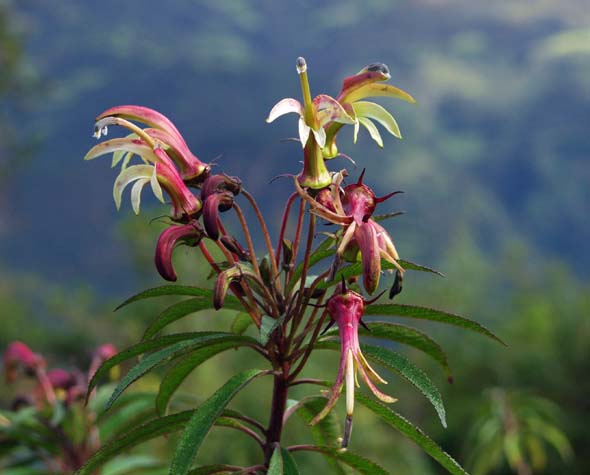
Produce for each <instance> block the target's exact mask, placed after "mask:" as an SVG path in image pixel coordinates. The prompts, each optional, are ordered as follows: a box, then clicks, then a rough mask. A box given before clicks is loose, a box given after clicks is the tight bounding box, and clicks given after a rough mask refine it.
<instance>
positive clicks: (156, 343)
mask: <svg viewBox="0 0 590 475" xmlns="http://www.w3.org/2000/svg"><path fill="white" fill-rule="evenodd" d="M214 334H217V332H188V333H175V334H174V335H164V336H162V337H159V338H155V339H153V340H148V341H142V342H141V343H137V344H135V345H133V346H130V347H129V348H127V349H125V350H123V351H121V352H119V353H117V354H116V355H115V356H113V357H112V358H109V359H108V360H106V361H105V362H104V363H103V364H102V365H100V367H99V368H98V370H97V371H96V373H94V376H93V377H92V379H91V380H90V383H88V393H87V394H90V392H91V391H92V389H94V387H95V386H96V384H97V382H98V380H99V379H100V378H102V377H103V376H105V375H107V374H108V372H109V371H110V370H111V369H112V368H114V367H115V366H117V365H118V364H120V363H122V362H123V361H127V360H128V359H130V358H133V357H135V356H139V355H141V354H143V353H147V352H148V351H155V350H159V349H160V348H163V347H165V346H169V345H173V344H174V343H177V342H179V341H184V340H190V339H192V338H198V337H200V336H204V335H214Z"/></svg>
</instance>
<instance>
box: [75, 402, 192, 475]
mask: <svg viewBox="0 0 590 475" xmlns="http://www.w3.org/2000/svg"><path fill="white" fill-rule="evenodd" d="M193 412H194V411H184V412H179V413H177V414H172V415H170V416H166V417H160V418H158V419H154V420H152V421H149V422H147V423H146V424H143V425H141V426H139V427H133V428H132V429H131V430H130V431H129V432H127V433H126V434H125V435H123V436H121V437H119V438H117V439H115V440H113V441H110V442H107V443H106V444H104V445H103V446H102V447H101V448H100V449H99V450H98V452H96V453H95V454H94V455H92V457H90V459H88V461H87V462H86V463H85V464H84V466H82V467H81V468H80V469H79V470H78V471H77V472H76V473H75V475H92V474H93V473H94V472H95V471H96V470H97V469H98V467H100V466H101V465H103V464H104V463H106V462H107V461H108V460H111V459H113V458H114V457H116V456H117V455H119V454H121V453H123V452H125V451H127V450H129V449H130V448H132V447H135V446H136V445H138V444H141V443H142V442H145V441H147V440H150V439H153V438H155V437H158V436H160V435H164V434H168V433H170V432H175V431H177V430H179V429H180V428H182V426H183V425H184V424H186V423H187V421H189V420H190V418H191V416H192V414H193Z"/></svg>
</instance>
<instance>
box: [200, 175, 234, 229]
mask: <svg viewBox="0 0 590 475" xmlns="http://www.w3.org/2000/svg"><path fill="white" fill-rule="evenodd" d="M241 189H242V182H241V181H240V179H239V178H237V177H233V176H228V175H213V176H210V177H209V178H207V179H206V180H205V181H204V182H203V186H202V188H201V200H202V202H203V224H204V225H205V230H206V231H207V235H208V236H209V237H210V238H211V239H214V240H217V239H218V238H219V213H220V212H224V211H228V210H229V209H231V207H232V206H233V204H234V196H236V195H237V194H238V193H239V192H240V191H241Z"/></svg>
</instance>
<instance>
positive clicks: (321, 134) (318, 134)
mask: <svg viewBox="0 0 590 475" xmlns="http://www.w3.org/2000/svg"><path fill="white" fill-rule="evenodd" d="M311 131H312V132H313V136H314V137H315V141H316V142H317V144H318V145H319V146H320V148H324V147H325V146H326V131H325V129H323V128H322V127H320V129H319V130H313V129H311Z"/></svg>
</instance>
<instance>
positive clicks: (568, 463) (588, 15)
mask: <svg viewBox="0 0 590 475" xmlns="http://www.w3.org/2000/svg"><path fill="white" fill-rule="evenodd" d="M297 56H305V57H306V59H307V62H308V65H309V75H310V81H311V88H312V94H314V95H315V94H317V93H320V92H323V93H327V94H331V95H336V94H337V92H338V91H339V89H340V85H341V80H342V78H343V77H344V76H347V75H351V74H354V73H356V72H357V71H358V70H360V69H361V68H362V67H363V66H364V65H366V64H368V63H371V62H376V61H380V62H384V63H386V64H387V65H388V66H389V68H390V70H391V75H392V79H391V81H390V82H391V83H392V84H394V85H396V86H398V87H401V88H402V89H405V90H407V91H408V92H410V93H411V94H412V95H413V96H414V97H415V98H416V99H417V101H418V103H417V105H416V106H412V105H409V104H405V103H402V102H399V101H393V102H389V103H388V104H386V105H387V106H388V109H389V110H391V111H392V112H393V114H394V116H395V117H396V119H397V120H398V123H399V124H400V127H401V130H402V134H403V136H404V139H403V140H401V141H400V140H397V139H395V138H393V137H391V136H385V135H384V138H385V142H386V143H385V148H384V149H383V150H382V149H379V148H378V147H377V146H376V145H375V144H374V143H373V142H372V141H370V139H369V138H368V134H366V133H365V134H362V133H361V134H360V139H359V143H358V144H357V145H356V146H353V145H352V133H351V132H350V131H345V132H343V133H342V134H341V137H340V140H339V146H340V150H341V151H342V152H344V153H346V154H348V155H350V156H351V157H353V158H354V159H355V161H356V162H357V165H358V167H359V169H358V170H356V171H354V170H352V167H351V166H350V164H349V163H348V162H346V161H344V160H341V159H336V160H335V161H333V162H331V167H332V169H339V168H342V167H347V168H349V170H350V171H351V173H352V175H353V176H355V174H358V173H359V172H360V169H361V168H363V167H366V169H367V177H368V183H370V184H371V185H372V186H373V187H374V188H375V190H376V192H377V194H378V195H380V194H385V193H386V192H389V191H391V190H393V189H401V190H404V191H405V193H404V195H402V197H396V198H395V199H392V200H390V201H388V202H387V205H385V206H387V207H389V208H388V209H386V211H398V210H403V211H405V213H406V214H405V215H404V216H402V217H401V218H396V219H395V220H394V221H392V222H390V223H389V224H388V229H389V230H390V231H391V234H392V236H394V239H395V240H396V243H397V247H398V250H399V251H400V254H402V257H403V258H407V259H408V260H412V261H415V262H420V263H423V264H426V265H429V266H433V267H436V268H437V269H439V270H441V271H442V272H443V273H444V274H445V276H446V277H445V278H444V279H440V278H438V277H428V276H426V277H425V276H422V275H416V274H411V275H408V276H407V279H406V282H405V288H404V293H403V294H402V295H401V296H400V302H406V303H409V302H411V303H415V304H420V305H432V306H437V307H440V308H444V309H447V310H450V311H456V312H458V313H462V314H464V315H468V316H471V317H472V318H474V319H476V320H478V321H479V322H481V323H483V324H485V325H486V326H488V327H490V328H491V329H492V330H493V331H495V332H496V333H498V334H499V335H500V336H501V337H502V338H503V339H504V340H505V341H506V342H507V343H508V347H507V348H504V347H501V346H500V345H497V344H495V343H493V342H490V341H486V340H485V339H484V338H482V337H479V336H478V335H469V334H466V333H464V332H461V331H460V330H458V329H452V328H451V329H446V328H442V327H440V326H436V325H435V324H430V325H425V326H424V328H425V329H427V331H428V332H429V333H430V334H431V335H432V336H433V337H434V338H435V339H437V340H438V341H439V342H440V343H441V344H442V345H443V347H445V349H446V350H447V351H448V354H449V360H450V363H451V367H452V369H453V372H454V383H453V384H448V383H447V382H446V376H445V375H444V374H442V373H441V372H440V371H439V370H438V368H435V367H434V366H433V365H431V363H430V362H429V361H427V360H426V359H424V358H422V357H421V355H419V354H413V353H412V352H410V351H407V349H404V351H405V352H406V354H408V355H410V356H411V357H412V359H413V360H414V361H415V362H416V363H417V364H418V365H419V366H420V367H422V368H424V369H425V370H427V372H428V373H429V374H430V375H431V376H432V378H433V379H434V380H435V382H437V383H438V384H439V386H440V387H441V391H442V392H443V396H444V399H445V402H446V404H447V410H448V420H449V428H448V429H446V430H445V429H443V428H442V427H440V425H437V421H436V417H435V415H434V412H433V411H432V410H431V408H430V407H428V405H427V402H426V401H425V400H423V399H422V398H421V397H420V395H419V394H417V393H416V392H415V391H414V390H413V389H412V388H410V387H408V386H407V385H405V383H403V382H399V384H397V382H398V381H399V380H398V379H396V378H395V377H394V376H390V377H389V378H388V379H389V380H390V386H389V387H388V390H389V391H391V392H393V393H395V394H396V396H399V399H400V402H399V403H398V405H397V406H398V407H397V410H398V411H400V412H401V413H402V414H404V415H407V416H408V417H409V418H410V419H412V420H414V421H415V422H417V423H418V424H419V425H420V426H421V427H423V428H424V429H425V430H426V432H428V433H429V434H431V435H432V436H433V438H434V439H435V440H437V441H439V442H440V443H441V445H442V446H443V447H444V448H445V449H446V450H447V451H448V452H450V453H451V454H453V455H454V456H455V457H456V458H457V459H458V460H459V461H460V462H462V463H463V464H465V465H466V466H467V467H469V468H471V469H472V470H473V472H474V473H481V474H483V473H497V474H508V473H516V471H515V470H513V469H511V468H509V466H508V463H507V462H506V460H505V459H506V453H510V450H509V447H508V449H507V448H506V447H507V445H509V444H510V442H508V443H507V442H506V437H505V435H506V433H505V432H506V430H507V424H506V419H507V416H506V414H512V413H519V412H518V411H519V409H518V407H520V406H519V405H521V404H524V407H525V410H524V413H525V414H529V415H530V414H531V413H534V412H535V411H534V410H533V409H532V408H533V407H537V406H539V404H541V405H543V410H542V411H541V412H543V414H546V416H542V417H538V419H540V420H542V421H543V423H544V424H546V425H545V426H542V428H541V429H539V430H538V432H540V433H541V434H545V435H544V436H542V437H540V438H541V439H542V442H541V443H538V441H537V442H534V441H532V439H534V437H531V438H530V440H529V439H527V440H526V441H525V442H524V444H525V446H526V447H527V451H528V452H527V454H528V455H527V457H529V458H530V459H531V460H532V459H533V458H534V460H535V463H534V464H532V465H533V466H534V470H533V473H551V474H564V473H568V474H571V475H582V474H587V473H590V462H589V458H588V456H587V454H588V453H589V452H590V429H589V428H588V422H589V421H590V400H589V398H590V377H589V375H590V292H589V291H590V285H589V284H590V271H589V269H590V251H589V246H588V242H589V241H590V219H589V218H588V212H589V209H590V191H589V190H590V186H589V183H590V161H589V158H590V8H589V7H588V4H587V2H585V1H583V0H565V1H561V2H553V1H546V0H522V1H519V0H514V1H509V2H508V1H498V2H471V1H468V0H413V1H409V0H408V1H391V0H365V1H363V2H355V1H349V0H338V1H321V2H314V1H311V0H310V1H304V0H293V1H290V2H276V1H272V0H235V1H227V2H220V1H215V0H199V1H197V0H194V1H190V0H184V1H182V0H170V1H167V2H157V1H152V0H150V1H139V0H130V1H126V2H120V1H114V0H102V1H100V2H79V1H75V0H62V1H60V2H39V1H34V0H19V1H10V0H0V322H1V328H2V330H1V332H0V348H3V347H4V346H5V345H6V343H7V342H9V341H11V340H14V339H20V340H23V341H25V342H27V343H28V344H29V345H30V346H31V347H32V348H33V349H35V350H36V351H41V352H44V353H45V354H47V355H50V360H51V361H52V362H53V363H55V364H58V363H59V364H62V365H68V364H70V365H74V364H84V363H80V362H85V361H87V360H88V358H89V354H90V352H91V350H92V349H93V348H94V347H95V346H96V344H98V343H102V342H105V341H112V342H114V343H116V344H117V345H119V346H121V347H123V346H125V345H127V344H130V343H131V342H133V341H136V340H137V339H138V338H139V337H140V335H141V332H142V328H143V327H144V326H145V324H146V322H147V321H149V320H150V319H151V318H152V317H154V316H155V305H154V304H151V305H147V306H144V307H142V306H137V307H135V308H132V309H129V310H125V311H122V312H120V313H117V314H114V313H113V312H112V309H113V308H114V307H115V306H116V304H117V303H119V302H121V301H122V300H123V299H125V298H126V297H128V296H129V295H131V294H133V293H135V292H137V291H139V290H142V289H144V288H146V287H147V286H154V285H159V284H161V283H162V281H161V280H160V279H159V276H158V275H157V273H156V272H155V270H154V268H153V264H152V255H153V250H154V245H155V239H156V238H157V235H158V234H159V231H160V230H161V229H162V228H161V225H159V224H158V223H151V224H150V219H151V218H155V217H157V216H159V215H161V214H162V213H165V212H166V208H164V207H160V206H159V205H158V204H157V202H156V200H154V199H152V198H149V197H148V193H146V194H145V198H144V201H143V210H142V214H141V215H140V217H136V216H134V215H133V213H132V211H131V207H130V205H129V201H128V200H124V202H123V203H124V204H123V208H122V211H121V212H119V213H117V212H116V209H115V206H114V203H113V201H112V197H111V187H112V183H113V180H114V178H115V176H116V172H115V170H112V169H110V167H109V164H110V160H109V159H104V160H97V161H93V162H84V161H83V160H82V157H83V156H84V154H85V153H86V151H87V150H88V149H89V148H90V147H91V146H92V145H94V143H95V140H94V139H93V138H92V137H91V135H92V132H93V122H94V117H95V116H96V115H97V114H98V113H100V112H102V111H103V110H105V109H106V108H108V107H110V106H113V105H118V104H140V105H145V106H149V107H152V108H155V109H157V110H159V111H161V112H163V113H164V114H166V115H167V116H168V117H170V118H171V119H172V120H173V121H174V122H175V124H176V125H177V126H178V128H179V129H180V131H181V132H182V133H183V134H184V136H185V138H186V140H187V142H188V143H189V145H190V147H191V149H192V150H193V152H194V153H195V154H196V155H197V156H199V158H200V159H201V160H202V161H205V162H209V161H211V160H213V159H215V158H216V157H217V162H216V163H217V167H216V170H219V171H224V172H227V173H229V174H231V175H238V176H240V177H241V178H242V181H243V182H244V184H245V186H246V187H247V188H248V189H249V190H250V191H251V192H252V193H253V194H254V195H255V196H256V197H258V198H259V199H260V203H261V204H262V206H263V207H264V211H265V213H266V215H267V216H268V221H269V222H270V223H271V224H272V225H273V226H274V231H276V228H277V226H278V221H279V217H280V214H281V212H282V204H281V203H282V199H283V198H284V197H287V196H288V194H289V193H290V191H289V185H288V182H283V181H281V180H278V181H275V182H273V183H272V184H269V180H270V179H271V178H272V177H273V176H275V175H277V174H280V173H285V172H297V171H298V170H299V167H300V165H299V163H298V161H299V160H300V159H301V158H300V148H299V146H298V145H297V144H294V143H291V142H281V139H283V138H286V137H292V136H294V135H296V132H295V131H296V120H295V118H294V117H293V118H285V119H282V120H280V121H277V122H276V123H273V124H272V125H267V124H265V122H264V119H265V118H266V116H267V114H268V111H269V110H270V108H271V107H272V105H274V103H275V102H277V101H278V100H279V99H281V98H283V97H289V96H293V97H299V95H300V93H299V81H298V77H297V74H296V72H295V59H296V58H297ZM383 103H384V104H385V102H383ZM271 197H272V199H271ZM385 206H383V207H382V208H381V209H382V210H385ZM275 235H276V233H275ZM194 255H195V254H192V253H191V251H190V250H186V251H185V250H179V252H178V255H177V262H178V264H179V266H181V267H183V268H184V270H183V271H182V272H179V275H181V277H180V280H179V281H180V283H187V282H191V279H193V278H194V276H195V275H197V274H198V273H199V269H198V268H197V267H198V266H197V265H196V263H197V261H196V260H195V259H194ZM181 261H182V263H181ZM201 276H202V274H201ZM224 324H226V323H224ZM185 325H186V324H185ZM219 361H225V360H221V359H217V360H215V362H213V363H212V364H210V365H206V366H205V367H204V369H203V371H202V372H200V373H199V374H200V375H201V378H200V379H198V378H196V379H195V381H197V380H198V381H199V385H198V387H199V394H200V393H201V392H202V394H203V396H206V395H208V394H210V393H211V392H212V391H213V390H214V389H215V388H216V387H217V386H219V385H220V384H221V383H222V382H223V381H224V380H225V379H227V377H228V376H229V374H231V373H232V372H233V370H234V369H235V368H234V367H231V361H230V360H227V362H226V365H219ZM216 362H217V363H216ZM333 363H334V362H331V364H330V365H328V366H327V368H328V370H329V371H330V370H331V368H333ZM317 364H318V365H320V366H321V365H322V364H323V362H322V361H320V362H318V363H317ZM216 365H217V366H216ZM318 367H319V366H318ZM204 381H205V382H206V383H207V384H203V382H204ZM142 384H148V385H149V382H147V383H142ZM195 387H196V386H195ZM187 388H189V386H187ZM7 400H8V390H6V391H5V390H4V389H2V390H0V402H1V403H2V404H6V402H7ZM253 401H254V399H253V400H252V401H250V403H249V404H250V405H252V406H254V405H255V403H254V402H253ZM523 401H524V402H523ZM244 404H248V401H246V402H244ZM539 410H540V409H539ZM527 411H528V412H527ZM359 412H360V411H359ZM523 417H525V416H523ZM508 419H509V418H508ZM490 421H492V422H490ZM486 424H487V426H486ZM494 424H495V425H494ZM490 426H494V427H496V429H497V430H496V432H495V433H493V434H492V435H490V433H491V432H490V431H492V430H491V429H489V427H490ZM486 427H488V429H486ZM537 427H539V426H537ZM549 427H551V429H550V428H549ZM509 429H510V427H508V432H509ZM486 430H487V432H486ZM294 431H295V432H297V430H296V429H294ZM363 431H364V434H363ZM492 432H493V431H492ZM548 433H551V434H553V435H552V436H546V434H548ZM355 435H356V436H357V437H356V438H354V437H353V447H354V445H355V444H356V447H355V448H356V450H357V451H358V452H360V453H364V454H366V455H367V456H374V458H375V459H377V460H380V461H381V462H382V463H383V465H384V466H386V467H387V468H390V469H391V470H392V471H393V470H396V472H394V473H416V474H425V475H428V474H435V473H439V471H438V470H439V469H438V468H437V467H436V466H435V465H434V464H433V463H431V462H430V460H429V459H427V457H426V456H424V455H421V454H420V452H419V451H418V450H417V449H415V447H414V446H412V445H411V444H410V443H407V442H404V441H403V440H402V439H401V437H397V436H396V435H395V434H392V433H391V432H389V431H387V430H386V429H385V428H382V427H381V426H379V425H378V424H377V423H376V422H375V421H372V420H370V419H368V418H367V419H362V417H361V416H359V422H358V425H357V427H356V429H355ZM294 439H296V437H295V436H294ZM568 441H569V442H568ZM224 444H227V440H225V441H224V439H223V434H222V435H221V436H218V435H216V434H215V433H214V434H213V438H212V440H211V441H210V442H209V446H208V447H209V449H208V450H206V451H204V457H205V458H206V459H207V460H210V461H220V460H221V461H223V459H224V458H223V454H224V452H223V451H222V449H221V448H222V447H224V450H227V449H226V445H224ZM162 450H165V449H162ZM235 450H236V453H239V454H241V455H240V457H243V458H245V459H247V458H248V456H249V454H248V450H246V449H244V448H243V447H236V449H235ZM240 451H241V452H240ZM312 457H313V456H312ZM488 459H489V460H488ZM310 460H311V462H310V463H311V464H312V465H310V466H313V464H314V463H316V462H317V463H318V464H320V463H323V462H321V461H319V460H318V459H314V458H312V459H310ZM318 466H319V465H318ZM304 473H313V471H310V472H304Z"/></svg>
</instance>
